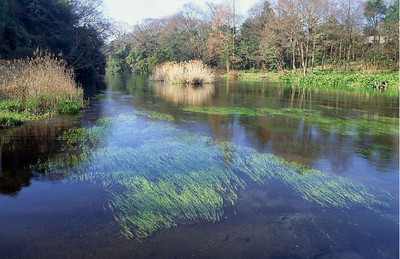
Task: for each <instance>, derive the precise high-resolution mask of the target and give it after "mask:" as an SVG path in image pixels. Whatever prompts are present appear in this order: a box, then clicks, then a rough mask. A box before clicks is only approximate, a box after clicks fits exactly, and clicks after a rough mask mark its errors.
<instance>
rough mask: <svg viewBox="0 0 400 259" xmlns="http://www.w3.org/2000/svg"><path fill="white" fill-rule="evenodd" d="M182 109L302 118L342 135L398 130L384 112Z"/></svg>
mask: <svg viewBox="0 0 400 259" xmlns="http://www.w3.org/2000/svg"><path fill="white" fill-rule="evenodd" d="M182 109H183V110H184V111H189V112H198V113H207V114H215V115H235V114H236V115H246V116H284V117H288V118H293V119H299V120H304V121H305V122H307V123H309V124H312V125H316V126H318V127H319V128H320V129H323V130H326V131H333V132H336V133H340V134H345V135H357V134H359V133H361V134H366V135H379V134H398V130H399V119H398V118H394V117H386V116H368V115H365V116H362V117H361V118H340V117H332V116H327V115H324V114H322V113H321V112H320V111H316V110H311V109H297V108H269V107H264V108H242V107H215V106H211V107H206V106H203V107H184V108H182Z"/></svg>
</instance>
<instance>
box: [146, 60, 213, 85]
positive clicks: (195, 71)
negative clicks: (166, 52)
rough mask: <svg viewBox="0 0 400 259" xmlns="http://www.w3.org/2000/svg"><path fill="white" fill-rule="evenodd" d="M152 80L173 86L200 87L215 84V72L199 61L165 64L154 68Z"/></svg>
mask: <svg viewBox="0 0 400 259" xmlns="http://www.w3.org/2000/svg"><path fill="white" fill-rule="evenodd" d="M151 79H152V80H155V81H161V82H166V83H172V84H184V85H185V84H188V85H200V84H206V83H213V82H214V79H215V76H214V73H213V71H212V70H211V69H210V68H209V67H207V65H205V64H203V62H201V61H199V60H191V61H188V62H165V63H163V64H161V65H158V66H156V67H155V68H154V71H153V75H152V77H151Z"/></svg>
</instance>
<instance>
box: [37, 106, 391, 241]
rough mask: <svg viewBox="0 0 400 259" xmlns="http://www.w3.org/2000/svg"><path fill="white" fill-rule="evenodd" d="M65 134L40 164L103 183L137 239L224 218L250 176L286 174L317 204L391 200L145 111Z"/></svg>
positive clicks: (376, 205)
mask: <svg viewBox="0 0 400 259" xmlns="http://www.w3.org/2000/svg"><path fill="white" fill-rule="evenodd" d="M141 114H143V112H141ZM150 117H151V116H150ZM60 140H61V141H63V143H64V147H63V153H62V154H60V155H58V156H54V157H51V158H49V159H48V160H46V161H39V162H38V164H37V169H38V170H44V171H46V172H47V173H48V174H52V175H55V176H57V177H59V178H60V179H62V180H63V181H68V182H69V181H72V182H74V181H89V182H91V183H93V184H97V185H101V186H103V187H104V188H105V189H106V190H107V191H108V192H109V200H108V204H107V208H108V209H109V211H111V212H112V213H113V215H114V218H115V219H116V220H117V221H118V222H119V223H120V225H121V227H122V233H123V234H124V235H126V236H127V237H132V238H137V239H140V238H145V237H148V236H150V235H152V234H154V233H155V232H156V231H158V230H160V229H163V228H170V227H173V226H175V225H176V224H177V222H178V221H179V220H207V221H218V220H219V219H220V218H221V217H222V215H223V213H224V208H225V207H226V206H230V205H233V204H234V203H235V201H236V200H237V195H238V192H239V190H241V189H245V188H246V186H248V184H249V183H256V184H260V185H267V184H268V183H269V182H271V181H280V182H282V183H284V184H285V185H286V186H287V188H289V189H291V190H293V191H294V192H295V193H296V194H297V195H298V196H299V197H300V198H303V199H305V200H307V201H309V202H311V203H313V204H315V205H316V206H320V207H329V208H337V209H340V210H349V209H353V208H364V209H369V210H371V211H374V212H379V211H381V210H386V209H387V208H389V204H390V200H391V199H392V197H391V196H390V195H389V194H388V193H386V192H384V191H381V190H377V189H374V188H371V187H369V186H366V185H363V184H361V183H359V182H356V181H353V180H350V179H347V178H343V177H340V176H337V175H333V174H329V173H325V172H321V171H318V170H315V169H312V168H308V167H305V166H303V165H300V164H298V163H290V162H288V161H286V160H284V159H282V158H280V157H277V156H275V155H273V154H266V153H260V152H258V151H256V150H255V149H253V148H249V147H243V146H237V145H234V144H232V143H229V142H219V141H216V140H214V139H212V138H210V137H205V136H201V135H197V134H193V133H191V132H188V131H186V130H182V129H179V128H176V127H175V126H173V125H172V124H168V123H167V122H165V121H164V122H163V121H160V120H158V119H148V118H144V117H143V116H136V115H121V116H118V117H105V118H102V119H100V120H99V121H98V122H97V123H96V125H95V126H93V127H90V128H74V129H72V130H69V131H67V132H65V133H64V134H63V135H62V136H61V137H60ZM266 188H268V187H266Z"/></svg>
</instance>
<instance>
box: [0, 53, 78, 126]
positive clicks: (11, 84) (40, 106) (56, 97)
mask: <svg viewBox="0 0 400 259" xmlns="http://www.w3.org/2000/svg"><path fill="white" fill-rule="evenodd" d="M83 105H84V102H83V90H82V88H80V87H78V85H77V84H76V82H75V75H74V72H73V70H72V69H71V68H69V67H67V64H66V63H65V62H64V61H63V60H59V59H57V58H55V57H54V56H53V55H50V54H48V53H45V54H41V53H36V55H35V56H34V57H33V58H28V59H24V60H22V59H20V60H13V61H6V60H0V127H12V126H16V125H20V124H22V123H24V122H26V121H31V120H36V119H41V118H48V117H51V116H54V115H58V114H74V113H77V112H78V111H79V110H80V109H81V108H82V107H83Z"/></svg>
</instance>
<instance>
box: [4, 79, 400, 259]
mask: <svg viewBox="0 0 400 259" xmlns="http://www.w3.org/2000/svg"><path fill="white" fill-rule="evenodd" d="M86 90H87V93H88V95H93V94H94V93H100V94H98V95H97V98H96V99H93V100H92V101H91V104H90V106H89V107H88V108H87V109H85V110H83V111H81V113H80V114H79V115H77V116H70V117H61V118H55V119H52V120H49V121H39V122H34V123H29V124H26V125H23V126H21V127H17V128H14V129H8V130H4V129H3V130H0V137H1V146H0V148H1V149H0V158H1V159H0V257H1V258H21V257H22V258H32V257H48V258H55V257H72V258H79V257H89V256H93V257H107V258H109V257H129V258H132V257H146V258H147V257H149V258H158V257H167V258H170V257H174V258H175V257H178V258H187V257H195V258H203V257H227V258H267V257H271V258H398V255H399V207H398V204H399V148H398V143H399V133H398V123H399V121H398V116H399V114H398V110H399V98H398V94H397V93H387V92H386V93H385V92H374V91H343V90H342V91H337V90H327V89H313V90H311V89H306V88H299V87H289V86H283V85H279V84H276V83H270V82H236V81H231V82H227V81H218V82H217V83H216V84H215V85H207V86H203V87H197V88H194V87H176V86H168V85H159V84H155V83H152V82H149V81H148V80H147V79H146V77H142V76H130V75H117V76H110V77H107V78H105V80H104V82H91V83H87V84H86ZM70 129H75V131H74V132H75V135H73V134H67V135H66V134H65V132H70V133H71V131H69V130H70ZM77 129H83V130H77ZM76 132H78V133H76ZM77 135H78V136H79V137H78V138H74V137H73V136H77ZM60 136H61V137H60ZM71 143H72V144H71ZM282 158H283V159H282Z"/></svg>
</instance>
